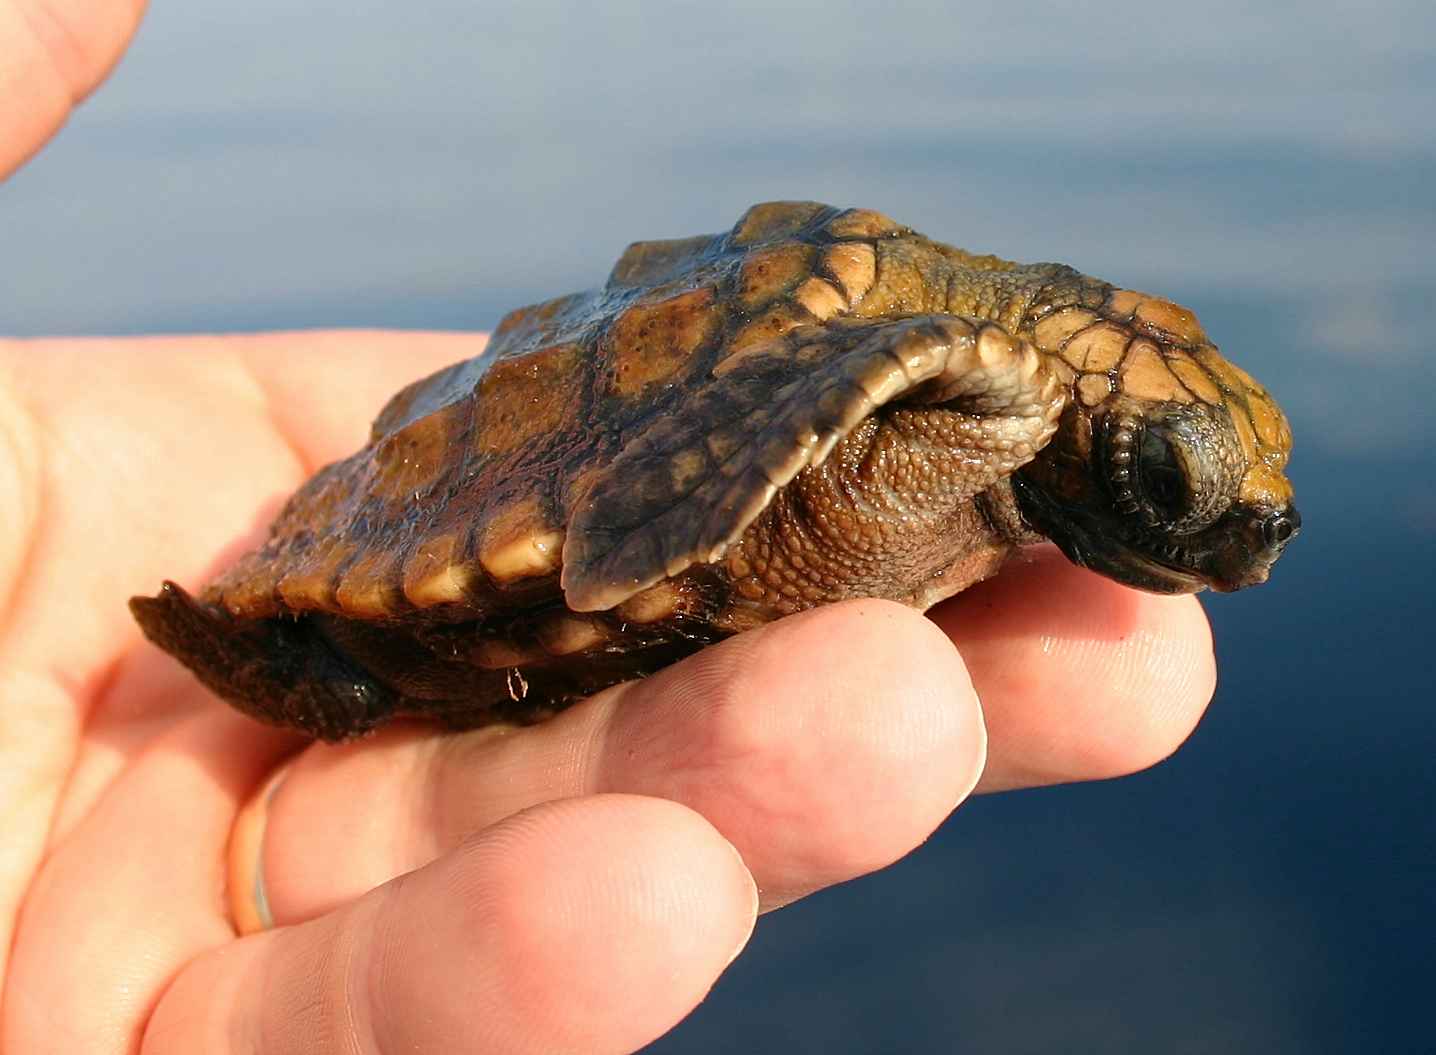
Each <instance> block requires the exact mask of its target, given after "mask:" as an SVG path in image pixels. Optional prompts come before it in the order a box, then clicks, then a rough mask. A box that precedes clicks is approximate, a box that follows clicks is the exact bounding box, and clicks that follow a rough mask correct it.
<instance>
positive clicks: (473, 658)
mask: <svg viewBox="0 0 1436 1055" xmlns="http://www.w3.org/2000/svg"><path fill="white" fill-rule="evenodd" d="M547 655H548V653H546V652H544V650H543V649H542V648H539V647H537V646H535V647H532V648H526V647H524V646H523V645H520V644H518V643H517V642H516V641H511V640H509V639H508V638H503V637H481V638H479V640H477V641H475V642H474V645H473V647H472V648H471V649H469V656H468V659H469V662H470V663H472V664H473V665H474V666H476V667H479V668H480V669H482V670H504V669H506V668H516V667H522V666H526V665H527V664H529V663H532V662H534V661H535V660H540V659H544V658H545V657H546V656H547Z"/></svg>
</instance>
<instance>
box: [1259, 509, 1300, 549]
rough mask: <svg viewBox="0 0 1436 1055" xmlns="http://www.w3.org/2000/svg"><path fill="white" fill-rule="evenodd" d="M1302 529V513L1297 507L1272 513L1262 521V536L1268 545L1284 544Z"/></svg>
mask: <svg viewBox="0 0 1436 1055" xmlns="http://www.w3.org/2000/svg"><path fill="white" fill-rule="evenodd" d="M1299 530H1301V514H1300V513H1298V512H1297V511H1296V510H1295V509H1290V508H1289V509H1283V510H1279V511H1278V512H1275V513H1273V514H1271V516H1269V517H1267V518H1266V519H1265V520H1263V521H1262V522H1261V533H1262V538H1264V539H1266V544H1267V545H1268V546H1284V545H1286V543H1287V542H1288V541H1289V540H1290V539H1291V537H1292V536H1293V535H1295V534H1296V533H1297V532H1298V531H1299Z"/></svg>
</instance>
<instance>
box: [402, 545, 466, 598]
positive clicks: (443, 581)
mask: <svg viewBox="0 0 1436 1055" xmlns="http://www.w3.org/2000/svg"><path fill="white" fill-rule="evenodd" d="M463 556H464V554H463V547H462V545H461V544H460V541H459V536H458V535H457V534H456V533H454V532H448V533H445V534H443V535H437V536H435V537H433V538H426V539H424V540H422V541H421V542H420V543H419V544H418V545H416V546H415V547H414V550H413V552H412V553H410V554H409V559H408V560H406V561H405V562H404V575H403V590H404V597H405V598H406V599H407V600H408V602H409V603H410V604H412V605H413V606H414V607H415V608H431V607H433V606H434V605H438V604H457V603H460V602H462V601H464V600H466V599H467V598H468V596H469V590H470V588H471V587H472V585H473V580H474V568H473V565H471V564H467V563H465V562H464V561H463Z"/></svg>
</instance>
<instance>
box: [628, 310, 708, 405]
mask: <svg viewBox="0 0 1436 1055" xmlns="http://www.w3.org/2000/svg"><path fill="white" fill-rule="evenodd" d="M720 322H721V313H720V312H719V311H718V309H717V308H716V306H715V291H714V290H713V289H712V288H711V287H705V288H702V289H695V290H691V291H689V292H687V293H680V294H679V295H678V296H675V297H670V298H668V299H666V300H661V301H658V302H657V303H640V304H635V305H634V306H633V307H631V308H629V309H628V310H627V311H625V312H624V313H623V314H622V315H620V316H619V317H618V318H617V319H615V320H614V321H613V324H612V325H611V326H610V327H609V328H608V332H607V333H605V334H604V337H603V341H602V352H603V357H604V360H605V363H606V368H607V369H606V371H605V374H606V376H605V378H604V384H605V387H606V388H607V390H608V391H609V392H611V393H612V394H614V395H617V396H620V397H624V398H632V397H634V396H640V395H642V394H643V393H644V392H645V391H646V390H647V389H648V388H649V386H650V385H655V384H660V383H662V382H665V381H669V380H671V379H673V378H674V377H675V376H676V375H677V374H678V373H679V372H680V371H681V370H682V369H683V368H684V366H686V365H687V363H688V361H689V360H690V358H691V357H692V356H693V353H694V352H696V351H697V350H698V349H700V348H702V347H703V346H704V345H705V344H707V343H708V342H709V341H710V340H712V339H713V338H714V337H715V336H716V334H717V333H718V330H719V326H720Z"/></svg>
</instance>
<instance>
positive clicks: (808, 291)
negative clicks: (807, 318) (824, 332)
mask: <svg viewBox="0 0 1436 1055" xmlns="http://www.w3.org/2000/svg"><path fill="white" fill-rule="evenodd" d="M793 299H794V300H796V301H797V302H798V303H799V304H801V305H802V306H803V307H804V308H806V309H808V312H809V313H810V314H811V315H812V316H813V318H815V319H817V320H818V321H819V322H822V321H824V320H826V319H830V318H832V317H833V316H834V315H836V314H838V312H840V311H843V310H844V309H846V308H847V304H846V303H844V301H843V295H842V294H841V293H839V292H838V291H837V290H836V289H834V288H833V286H832V284H831V283H829V282H826V281H824V280H823V279H821V278H817V277H814V278H810V279H808V281H806V282H804V283H803V284H802V285H801V286H799V287H798V291H797V292H796V293H795V294H793Z"/></svg>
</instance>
